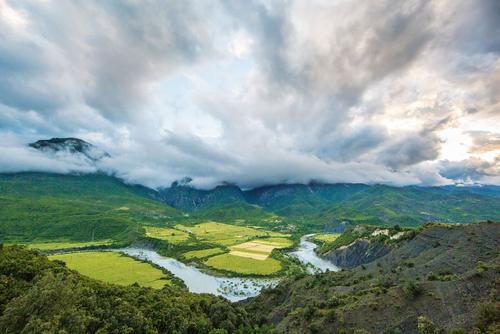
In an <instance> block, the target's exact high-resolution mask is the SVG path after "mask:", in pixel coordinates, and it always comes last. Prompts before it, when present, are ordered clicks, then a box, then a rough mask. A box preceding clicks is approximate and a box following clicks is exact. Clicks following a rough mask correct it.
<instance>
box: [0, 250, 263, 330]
mask: <svg viewBox="0 0 500 334" xmlns="http://www.w3.org/2000/svg"><path fill="white" fill-rule="evenodd" d="M0 332H1V333H72V334H77V333H212V334H215V333H267V332H270V329H269V328H267V327H266V326H259V325H258V324H256V322H255V320H254V319H252V318H251V316H250V315H249V314H248V313H247V312H246V311H245V310H244V309H243V308H241V307H240V306H237V305H233V304H231V303H230V302H229V301H227V300H225V299H223V298H221V297H214V296H211V295H199V294H192V293H189V292H188V291H186V290H185V289H182V288H179V287H168V286H167V287H165V288H163V289H162V290H154V289H151V288H144V287H139V286H138V285H132V286H129V287H121V286H116V285H111V284H105V283H101V282H98V281H95V280H92V279H89V278H86V277H83V276H81V275H79V274H78V273H77V272H75V271H72V270H69V269H68V268H66V267H65V266H64V264H63V263H61V262H58V261H53V262H52V261H49V260H48V259H47V258H46V257H45V256H41V255H39V254H38V253H37V252H35V251H30V250H28V249H26V248H24V247H20V246H3V245H0Z"/></svg>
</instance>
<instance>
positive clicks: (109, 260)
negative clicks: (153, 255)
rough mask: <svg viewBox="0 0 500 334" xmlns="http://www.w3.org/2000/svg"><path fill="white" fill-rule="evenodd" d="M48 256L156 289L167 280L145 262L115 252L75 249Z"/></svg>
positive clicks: (102, 277)
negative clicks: (74, 250) (76, 250)
mask: <svg viewBox="0 0 500 334" xmlns="http://www.w3.org/2000/svg"><path fill="white" fill-rule="evenodd" d="M49 259H51V260H61V261H64V262H65V263H66V265H67V266H68V268H70V269H74V270H76V271H78V272H79V273H81V274H83V275H85V276H88V277H91V278H94V279H97V280H100V281H104V282H108V283H113V284H119V285H131V284H134V283H138V284H139V285H142V286H147V287H152V288H156V289H160V288H162V287H163V286H164V285H165V284H170V281H169V280H168V277H167V276H166V275H165V274H164V273H163V272H162V271H161V270H160V269H157V268H155V267H153V266H152V265H150V264H148V263H144V262H140V261H138V260H135V259H133V258H131V257H128V256H125V255H122V254H120V253H115V252H78V253H67V254H59V255H52V256H49Z"/></svg>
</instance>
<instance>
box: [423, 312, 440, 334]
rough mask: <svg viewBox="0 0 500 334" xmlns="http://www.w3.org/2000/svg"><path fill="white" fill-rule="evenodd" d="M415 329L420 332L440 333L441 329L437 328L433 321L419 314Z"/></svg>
mask: <svg viewBox="0 0 500 334" xmlns="http://www.w3.org/2000/svg"><path fill="white" fill-rule="evenodd" d="M417 329H418V332H419V333H420V334H441V333H444V331H443V330H441V329H439V328H437V327H436V325H434V323H433V322H432V321H431V320H429V319H427V318H426V317H424V316H423V315H421V316H420V317H418V319H417Z"/></svg>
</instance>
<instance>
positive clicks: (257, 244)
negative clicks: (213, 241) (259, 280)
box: [229, 238, 292, 260]
mask: <svg viewBox="0 0 500 334" xmlns="http://www.w3.org/2000/svg"><path fill="white" fill-rule="evenodd" d="M291 245H292V242H291V241H290V240H288V239H285V238H268V239H267V238H266V239H255V240H253V241H247V242H244V243H241V244H237V245H234V246H231V247H230V249H231V251H230V252H229V254H231V255H233V256H240V257H246V258H250V259H255V260H265V259H267V258H268V257H269V255H271V252H272V251H273V249H275V248H285V247H288V246H291Z"/></svg>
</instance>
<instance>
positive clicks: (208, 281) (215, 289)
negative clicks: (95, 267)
mask: <svg viewBox="0 0 500 334" xmlns="http://www.w3.org/2000/svg"><path fill="white" fill-rule="evenodd" d="M118 251H120V252H122V253H125V254H127V255H130V256H133V257H135V258H138V259H142V260H148V261H150V262H152V263H154V264H156V265H158V266H160V267H162V268H165V269H167V270H168V271H170V272H171V273H172V274H174V275H175V276H177V277H178V278H180V279H182V280H183V281H184V283H185V284H186V286H187V287H188V289H189V291H191V292H195V293H211V294H213V295H217V296H223V297H225V298H227V299H229V300H231V301H238V300H242V299H246V298H249V297H254V296H257V295H258V294H259V293H260V290H262V289H263V288H265V287H269V286H271V285H276V284H277V283H278V280H277V279H256V278H255V279H254V278H230V277H216V276H212V275H209V274H206V273H204V272H201V271H200V270H199V269H197V268H195V267H192V266H189V265H186V264H184V263H182V262H179V261H177V260H175V259H172V258H169V257H164V256H161V255H160V254H158V253H156V252H155V251H152V250H147V249H141V248H132V247H129V248H123V249H119V250H118Z"/></svg>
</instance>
